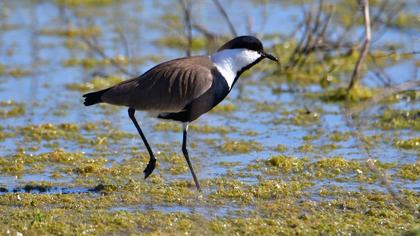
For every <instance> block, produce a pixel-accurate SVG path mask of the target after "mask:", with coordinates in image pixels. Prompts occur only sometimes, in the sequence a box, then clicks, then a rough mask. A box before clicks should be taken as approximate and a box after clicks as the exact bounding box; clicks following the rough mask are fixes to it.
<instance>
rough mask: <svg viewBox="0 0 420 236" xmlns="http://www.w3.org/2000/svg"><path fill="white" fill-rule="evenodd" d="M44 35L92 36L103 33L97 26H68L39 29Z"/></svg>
mask: <svg viewBox="0 0 420 236" xmlns="http://www.w3.org/2000/svg"><path fill="white" fill-rule="evenodd" d="M39 33H40V34H42V35H49V36H60V37H92V36H99V35H100V34H101V28H99V27H97V26H89V27H76V26H72V25H70V26H67V28H57V29H54V28H44V29H41V30H40V31H39Z"/></svg>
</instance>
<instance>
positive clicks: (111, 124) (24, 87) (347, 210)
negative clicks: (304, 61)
mask: <svg viewBox="0 0 420 236" xmlns="http://www.w3.org/2000/svg"><path fill="white" fill-rule="evenodd" d="M63 2H66V1H5V2H3V3H0V19H1V21H0V120H1V124H0V170H1V171H0V211H1V212H2V214H1V215H0V233H1V234H15V233H16V232H22V233H24V234H73V233H75V234H104V233H109V234H112V233H115V234H119V233H127V234H128V233H150V234H159V233H171V234H184V233H185V234H220V233H224V234H233V233H235V232H237V233H239V234H279V233H285V234H291V233H297V234H307V233H310V234H318V233H327V234H328V233H329V234H349V233H374V234H375V233H377V234H399V233H402V232H406V231H413V233H414V234H415V231H414V230H415V229H416V226H417V227H418V225H419V220H418V218H416V211H418V208H419V204H420V196H419V191H420V161H419V160H420V159H419V158H420V136H419V130H420V106H419V103H418V101H419V97H420V95H419V92H418V91H416V90H415V89H413V90H411V91H408V92H404V93H400V94H397V95H393V96H391V97H389V98H388V99H385V100H384V101H381V102H380V103H379V104H376V105H373V106H370V107H368V108H367V109H366V110H365V111H364V112H362V113H361V114H359V115H358V116H355V117H354V119H353V120H352V122H353V124H354V125H352V124H350V123H349V122H348V119H346V116H345V111H346V109H351V107H354V106H357V105H359V104H361V103H362V102H363V100H365V99H369V98H372V97H374V95H375V94H376V93H378V92H379V91H381V90H378V87H379V82H378V81H377V80H374V79H369V78H371V77H372V75H371V74H369V73H366V74H365V75H364V81H365V85H366V87H363V89H360V90H359V93H358V94H357V96H356V95H355V97H356V98H355V99H354V100H352V101H350V102H349V101H347V102H345V101H340V99H336V98H337V97H334V96H329V95H328V91H330V90H328V89H324V88H323V86H320V85H319V83H313V82H310V83H308V82H306V80H305V79H303V81H304V82H301V79H302V78H301V77H300V76H298V75H289V76H288V77H287V78H286V77H284V75H282V74H276V73H275V72H273V71H275V67H276V66H273V65H270V62H263V63H262V65H260V66H259V67H257V68H255V70H254V71H253V72H254V73H252V74H251V73H249V74H247V76H245V77H244V78H241V79H240V81H239V82H238V85H239V86H237V87H236V88H235V89H234V90H233V91H232V93H231V94H230V95H229V96H228V98H227V99H226V100H225V101H223V102H222V103H221V104H220V105H219V106H218V107H217V108H215V109H214V110H213V111H211V112H210V113H209V114H206V115H204V116H203V117H201V118H200V119H199V120H197V121H196V122H194V123H193V124H192V125H191V127H190V133H189V140H190V143H189V150H190V156H191V159H192V163H193V165H194V167H195V169H196V172H197V174H198V177H199V179H200V181H201V183H202V187H203V192H201V193H200V192H197V191H196V190H195V187H194V184H193V182H192V179H191V176H190V173H189V170H188V167H187V165H186V163H185V160H184V158H183V156H182V152H181V138H182V133H181V125H180V124H177V123H172V122H166V121H161V120H157V119H155V118H153V117H151V116H149V115H148V114H146V113H142V112H138V113H136V116H137V119H138V120H139V122H140V124H141V126H142V128H143V130H144V132H145V134H146V136H147V138H148V140H149V143H150V144H151V146H152V149H153V150H154V152H155V154H156V157H157V159H158V165H157V169H156V170H155V171H154V173H153V174H152V175H151V176H150V178H148V179H147V180H144V177H143V169H144V168H145V166H146V164H147V161H148V155H147V152H146V150H145V148H144V146H143V144H142V142H141V139H140V137H139V136H138V134H137V133H136V130H135V127H134V126H133V124H132V123H131V121H130V119H129V118H128V115H127V110H126V109H125V108H119V107H113V106H109V105H99V106H94V107H84V106H83V104H82V97H81V95H82V94H83V93H85V92H88V91H93V90H97V89H100V88H104V87H107V86H109V85H112V84H114V83H117V82H119V81H122V80H124V79H127V78H129V77H130V76H129V75H127V74H128V73H126V72H127V71H128V72H129V73H130V74H139V73H141V72H144V71H145V70H147V69H148V68H150V66H152V65H154V64H156V63H158V62H161V61H164V60H167V59H171V58H176V57H181V56H184V55H185V52H184V51H183V50H179V49H174V47H175V46H174V45H173V42H172V41H171V40H173V39H172V38H170V37H169V36H168V35H173V33H172V32H167V30H168V29H167V28H166V27H169V28H171V27H172V28H176V27H177V26H178V25H177V24H178V23H179V22H178V21H177V19H176V18H173V19H172V18H171V17H174V16H172V15H170V14H169V13H168V12H167V9H168V8H170V7H173V5H171V3H157V2H156V3H143V2H142V1H125V2H124V3H112V1H99V0H97V1H87V2H86V3H84V4H81V3H80V2H79V1H69V2H67V3H68V4H69V5H65V4H63ZM145 2H148V1H145ZM91 4H92V5H91ZM230 4H231V5H229V7H228V9H229V11H232V12H231V14H232V15H233V16H235V17H233V18H232V21H233V22H234V23H235V24H238V25H240V27H238V29H237V31H238V32H240V33H246V32H247V31H246V27H245V24H243V23H242V24H241V22H242V21H243V18H244V17H245V16H247V17H248V18H250V19H252V20H253V21H252V22H253V29H254V31H258V32H260V34H261V35H262V34H265V35H276V34H289V33H290V32H292V31H293V29H294V27H296V25H297V22H298V20H299V19H301V16H300V12H299V9H300V7H299V6H297V5H293V4H291V5H289V4H286V5H282V4H277V3H268V4H266V5H258V4H256V3H252V1H250V2H247V3H244V4H241V3H240V1H234V2H233V3H230ZM175 6H177V5H176V4H175ZM230 9H232V10H230ZM284 9H285V10H284ZM196 10H197V13H196V14H197V15H198V16H199V17H198V16H197V17H196V18H197V19H196V20H197V21H198V22H200V23H203V24H204V23H207V24H208V22H210V24H209V25H206V26H207V27H209V29H210V30H212V31H216V32H225V33H226V34H228V30H227V26H226V23H225V22H224V21H223V19H218V20H214V15H215V14H219V13H218V12H217V9H216V8H215V7H214V6H212V5H211V4H197V5H196ZM417 10H418V9H417ZM408 12H410V11H408ZM198 13H202V14H198ZM414 13H416V9H414ZM417 13H418V12H417ZM264 14H266V15H269V16H270V17H268V18H267V19H268V20H267V22H264V21H263V20H262V19H264V17H262V16H263V15H264ZM241 17H242V18H241ZM168 22H169V23H168ZM277 22H287V24H284V25H285V26H284V27H279V26H278V23H277ZM171 24H174V25H171ZM407 32H408V33H407ZM407 32H400V31H398V30H395V29H394V30H392V29H391V30H389V31H388V33H387V34H386V35H385V36H384V37H382V38H381V40H380V41H379V42H377V44H375V45H378V46H376V47H377V48H381V45H383V44H386V43H387V42H392V43H395V44H398V45H403V46H400V48H399V50H401V51H407V52H408V51H414V50H416V49H417V48H418V46H419V40H418V38H419V37H418V36H419V32H418V30H416V29H410V30H408V31H407ZM171 33H172V34H171ZM91 38H97V39H98V42H97V43H98V45H99V46H98V47H99V48H102V47H103V48H104V50H103V51H101V52H105V53H106V55H107V57H109V58H107V59H104V57H103V55H101V54H100V53H98V52H97V51H95V49H94V48H92V47H89V46H88V45H87V44H86V40H90V39H91ZM279 41H281V38H279V37H277V38H276V37H274V38H273V37H268V36H267V39H266V40H265V42H266V43H267V45H269V46H268V49H267V50H269V51H272V52H274V53H275V54H277V55H278V56H279V57H280V59H281V60H282V59H285V58H283V57H282V54H281V53H282V52H284V51H287V50H288V46H287V45H285V44H279V45H275V44H276V43H278V42H279ZM200 42H201V41H200V39H197V45H198V46H197V45H196V46H197V48H198V49H197V50H196V51H193V54H202V53H206V52H205V50H204V49H203V47H200V46H199V45H200ZM272 45H273V47H272V48H270V46H272ZM110 58H111V59H110ZM348 61H350V62H348V63H349V64H351V65H348V66H349V67H352V65H353V64H354V63H353V62H354V59H352V60H351V58H349V59H348ZM390 61H392V62H386V63H383V71H384V72H385V73H387V74H388V75H389V77H390V78H391V83H392V84H399V83H403V82H404V81H408V80H413V79H418V78H419V77H418V72H417V69H418V66H419V58H418V56H416V55H414V56H406V57H402V56H401V57H400V58H396V59H390ZM337 63H344V64H346V65H347V62H342V61H340V60H338V59H337ZM115 64H118V65H119V66H121V67H122V68H124V69H123V70H124V71H126V72H124V71H123V70H121V68H119V67H116V66H115ZM344 64H343V65H342V66H341V67H340V68H342V69H343V72H342V73H340V74H339V75H334V76H335V77H337V78H335V79H341V78H343V77H345V75H347V77H348V73H347V71H346V66H344ZM313 76H314V77H316V78H317V77H318V76H316V75H313ZM347 81H348V80H344V81H341V82H338V83H337V85H336V87H339V85H340V83H341V84H346V83H347ZM326 100H328V101H326ZM349 107H350V108H349ZM357 130H359V131H360V133H359V132H356V131H357ZM360 136H362V140H361V138H360ZM360 143H362V146H365V147H367V150H368V153H369V155H370V158H371V160H367V159H368V158H369V156H368V154H367V153H366V149H363V148H361V145H360ZM372 166H374V167H375V168H376V171H375V170H374V169H372ZM383 173H386V177H385V178H384V177H383V176H381V175H382V174H383ZM384 179H387V180H388V182H387V183H386V184H384ZM418 232H419V231H418V228H417V233H418Z"/></svg>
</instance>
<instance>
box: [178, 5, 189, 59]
mask: <svg viewBox="0 0 420 236" xmlns="http://www.w3.org/2000/svg"><path fill="white" fill-rule="evenodd" d="M179 4H180V5H181V8H182V11H183V12H184V22H185V27H186V31H187V32H186V34H187V48H186V49H185V50H186V54H187V56H188V57H189V56H191V50H192V23H191V1H190V0H179Z"/></svg>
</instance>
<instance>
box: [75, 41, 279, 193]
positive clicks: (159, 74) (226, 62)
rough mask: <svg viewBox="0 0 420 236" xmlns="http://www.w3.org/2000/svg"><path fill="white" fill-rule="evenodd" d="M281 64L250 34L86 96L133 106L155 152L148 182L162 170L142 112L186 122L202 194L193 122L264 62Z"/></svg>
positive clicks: (184, 145)
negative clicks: (191, 134)
mask: <svg viewBox="0 0 420 236" xmlns="http://www.w3.org/2000/svg"><path fill="white" fill-rule="evenodd" d="M265 58H267V59H270V60H272V61H275V62H277V63H278V59H277V58H276V57H275V56H273V55H271V54H269V53H267V52H266V51H264V47H263V44H262V42H261V41H260V40H259V39H258V38H256V37H254V36H250V35H244V36H239V37H235V38H233V39H231V40H230V41H228V42H226V43H225V44H224V45H222V46H221V47H220V48H219V49H218V50H217V51H216V52H214V53H213V54H210V55H201V56H190V57H183V58H178V59H173V60H170V61H166V62H163V63H161V64H158V65H156V66H154V67H153V68H151V69H149V70H148V71H146V72H145V73H143V74H142V75H140V76H138V77H136V78H133V79H129V80H126V81H123V82H121V83H118V84H116V85H114V86H111V87H109V88H106V89H103V90H100V91H96V92H91V93H87V94H84V95H83V97H84V105H85V106H91V105H94V104H98V103H108V104H112V105H118V106H125V107H128V116H129V118H130V119H131V121H132V122H133V124H134V126H135V127H136V129H137V131H138V133H139V135H140V137H141V139H142V141H143V143H144V145H145V146H146V149H147V151H148V154H149V162H148V164H147V166H146V168H145V169H144V171H143V172H144V175H145V179H147V177H149V176H150V174H152V172H153V170H154V169H155V166H156V158H155V155H154V153H153V151H152V149H151V147H150V145H149V143H148V141H147V139H146V137H145V135H144V133H143V131H142V129H141V128H140V125H139V123H138V122H137V120H136V117H135V112H136V111H146V112H149V113H151V114H153V115H155V116H156V117H157V118H159V119H164V120H173V121H178V122H181V123H182V153H183V155H184V157H185V160H186V162H187V164H188V167H189V169H190V172H191V175H192V178H193V180H194V183H195V186H196V188H197V190H198V191H201V187H200V183H199V181H198V178H197V176H196V174H195V172H194V168H193V166H192V164H191V161H190V157H189V154H188V149H187V134H188V126H189V124H190V123H191V122H192V121H194V120H196V119H197V118H199V117H200V116H201V115H203V114H205V113H207V112H208V111H210V110H211V109H212V108H213V107H215V106H216V105H218V104H219V103H220V102H221V101H222V100H223V99H224V98H225V97H226V96H227V95H228V94H229V93H230V91H231V90H232V88H233V86H234V85H235V83H236V82H237V81H238V79H239V77H240V75H241V74H242V73H243V72H244V71H246V70H248V69H250V68H251V67H252V66H254V65H256V64H257V63H259V62H260V61H262V60H263V59H265Z"/></svg>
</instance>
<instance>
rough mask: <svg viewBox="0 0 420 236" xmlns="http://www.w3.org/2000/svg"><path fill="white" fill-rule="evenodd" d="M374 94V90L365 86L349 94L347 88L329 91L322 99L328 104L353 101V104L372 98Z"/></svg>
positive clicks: (356, 87)
mask: <svg viewBox="0 0 420 236" xmlns="http://www.w3.org/2000/svg"><path fill="white" fill-rule="evenodd" d="M373 94H374V91H372V89H370V88H367V87H363V86H355V87H353V89H351V90H350V92H349V93H347V89H346V88H338V89H332V90H327V91H325V92H324V93H323V94H321V96H320V98H321V100H323V101H326V102H339V101H351V102H360V101H364V100H367V99H369V98H371V97H372V96H373Z"/></svg>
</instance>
